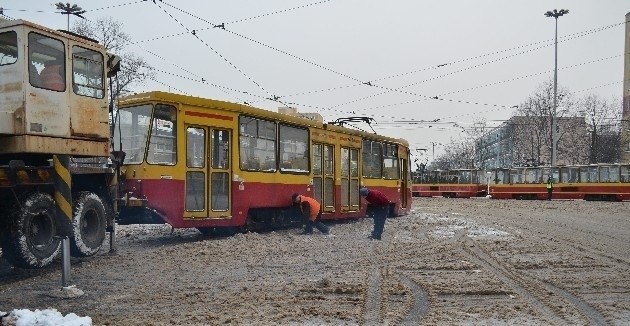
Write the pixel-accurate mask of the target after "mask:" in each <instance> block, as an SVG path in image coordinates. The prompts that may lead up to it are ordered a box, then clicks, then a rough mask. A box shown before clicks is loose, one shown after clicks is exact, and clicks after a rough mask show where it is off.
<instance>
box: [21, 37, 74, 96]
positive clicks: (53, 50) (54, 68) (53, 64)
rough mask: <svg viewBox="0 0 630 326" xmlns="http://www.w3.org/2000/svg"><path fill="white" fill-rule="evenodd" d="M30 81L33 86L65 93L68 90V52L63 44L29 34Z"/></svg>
mask: <svg viewBox="0 0 630 326" xmlns="http://www.w3.org/2000/svg"><path fill="white" fill-rule="evenodd" d="M28 48H29V54H28V56H29V58H28V60H29V68H28V72H29V79H30V83H31V85H33V86H35V87H39V88H44V89H49V90H53V91H58V92H63V91H65V90H66V60H65V58H66V51H65V47H64V45H63V42H61V41H59V40H56V39H53V38H50V37H48V36H44V35H41V34H37V33H29V34H28Z"/></svg>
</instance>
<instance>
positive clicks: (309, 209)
mask: <svg viewBox="0 0 630 326" xmlns="http://www.w3.org/2000/svg"><path fill="white" fill-rule="evenodd" d="M291 201H292V202H293V204H294V205H298V206H299V207H300V212H302V218H303V219H304V224H305V226H304V232H302V234H313V227H316V228H317V229H318V230H319V231H320V232H321V233H322V234H330V228H329V227H328V226H326V225H325V224H324V223H322V222H321V218H322V212H321V210H320V208H321V205H320V204H319V202H317V200H315V199H313V198H311V197H306V196H303V195H300V194H298V193H295V194H293V196H291Z"/></svg>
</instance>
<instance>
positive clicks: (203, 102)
mask: <svg viewBox="0 0 630 326" xmlns="http://www.w3.org/2000/svg"><path fill="white" fill-rule="evenodd" d="M145 102H163V103H164V102H166V103H172V104H176V103H181V104H185V105H191V106H196V107H202V108H208V109H211V108H221V109H222V110H226V111H231V112H236V113H244V114H247V115H251V116H257V117H264V118H270V119H274V120H278V121H282V122H289V123H293V124H299V125H304V126H308V127H314V128H318V129H326V130H332V131H336V132H340V133H345V134H353V135H357V136H361V137H363V138H367V139H374V140H381V141H387V142H392V143H398V144H401V145H404V146H407V147H408V146H409V143H408V142H407V141H406V140H405V139H402V138H392V137H387V136H382V135H378V134H372V133H368V132H364V131H360V130H356V129H350V128H346V127H341V126H336V125H331V124H328V123H322V122H318V121H313V120H310V119H305V118H300V117H294V116H290V115H287V114H282V113H279V112H274V111H270V110H265V109H260V108H256V107H253V106H249V105H245V104H239V103H233V102H227V101H221V100H214V99H208V98H202V97H196V96H190V95H182V94H175V93H169V92H161V91H152V92H146V93H138V94H134V95H129V96H125V97H121V98H120V99H119V101H118V105H119V106H120V107H127V106H132V105H137V104H140V103H145Z"/></svg>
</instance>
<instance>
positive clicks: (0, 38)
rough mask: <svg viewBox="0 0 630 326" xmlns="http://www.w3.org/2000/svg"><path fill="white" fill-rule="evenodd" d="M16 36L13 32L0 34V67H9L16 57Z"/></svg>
mask: <svg viewBox="0 0 630 326" xmlns="http://www.w3.org/2000/svg"><path fill="white" fill-rule="evenodd" d="M17 49H18V47H17V34H16V33H15V32H13V31H11V32H5V33H0V66H4V65H10V64H13V63H15V62H16V61H17V57H18V50H17Z"/></svg>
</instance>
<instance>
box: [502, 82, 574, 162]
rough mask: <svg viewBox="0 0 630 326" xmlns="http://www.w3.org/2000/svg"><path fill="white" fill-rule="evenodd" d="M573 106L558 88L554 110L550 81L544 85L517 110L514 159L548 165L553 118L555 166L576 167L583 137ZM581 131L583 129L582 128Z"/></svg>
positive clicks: (565, 93)
mask: <svg viewBox="0 0 630 326" xmlns="http://www.w3.org/2000/svg"><path fill="white" fill-rule="evenodd" d="M573 108H574V104H573V101H572V97H571V94H570V93H569V92H568V91H567V90H566V89H565V88H561V87H560V88H558V107H557V109H556V110H555V114H554V108H553V81H546V82H544V83H543V84H541V85H540V86H539V87H538V89H537V90H536V91H535V92H534V93H533V94H532V95H530V96H529V97H528V98H527V99H526V100H525V102H524V103H523V104H522V105H521V106H520V107H519V108H518V109H517V110H516V116H517V117H518V118H517V119H514V120H515V121H513V123H514V132H515V134H516V135H518V136H517V137H516V138H517V139H516V142H515V144H514V156H515V157H518V158H522V159H524V160H525V161H531V162H532V163H533V164H535V165H538V164H550V163H551V147H552V143H553V141H552V139H551V137H552V132H551V125H552V118H553V119H555V120H556V131H557V132H556V145H557V146H556V149H557V153H556V155H557V157H558V163H564V164H579V163H582V162H580V160H581V159H580V158H581V157H583V152H584V150H585V149H584V148H583V147H584V135H583V134H581V133H579V132H576V129H575V128H576V127H579V121H578V120H579V119H573V118H575V116H574V115H573V112H574V111H573ZM582 129H583V128H582Z"/></svg>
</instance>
